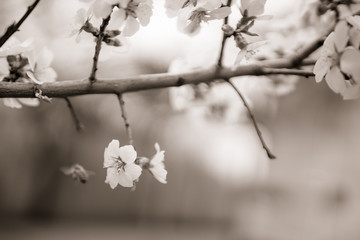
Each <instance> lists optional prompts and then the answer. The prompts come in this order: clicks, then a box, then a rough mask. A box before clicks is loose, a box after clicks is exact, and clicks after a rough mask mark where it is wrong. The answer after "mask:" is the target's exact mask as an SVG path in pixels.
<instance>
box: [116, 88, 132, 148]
mask: <svg viewBox="0 0 360 240" xmlns="http://www.w3.org/2000/svg"><path fill="white" fill-rule="evenodd" d="M117 97H118V99H119V103H120V109H121V117H122V119H123V121H124V124H125V129H126V133H127V136H128V139H129V144H130V145H133V144H134V141H133V137H132V130H131V127H130V123H129V121H128V117H127V113H126V110H125V101H124V99H123V96H122V94H117Z"/></svg>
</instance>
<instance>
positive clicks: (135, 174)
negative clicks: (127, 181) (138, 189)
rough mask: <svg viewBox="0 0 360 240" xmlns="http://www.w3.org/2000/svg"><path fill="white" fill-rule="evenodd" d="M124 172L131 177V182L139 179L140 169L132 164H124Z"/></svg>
mask: <svg viewBox="0 0 360 240" xmlns="http://www.w3.org/2000/svg"><path fill="white" fill-rule="evenodd" d="M124 169H125V172H126V173H127V174H128V175H129V176H130V177H131V179H132V180H136V179H138V178H139V177H140V175H141V172H142V168H141V167H140V166H139V165H136V164H134V163H129V164H126V165H125V167H124Z"/></svg>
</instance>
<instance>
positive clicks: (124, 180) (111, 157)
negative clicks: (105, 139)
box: [104, 140, 142, 189]
mask: <svg viewBox="0 0 360 240" xmlns="http://www.w3.org/2000/svg"><path fill="white" fill-rule="evenodd" d="M136 157H137V153H136V151H135V149H134V147H133V146H132V145H125V146H122V147H120V143H119V141H118V140H112V141H111V142H110V143H109V145H108V147H107V148H105V152H104V168H107V175H106V180H105V183H107V184H109V185H110V187H111V188H112V189H114V188H115V187H116V186H117V185H118V184H120V185H121V186H123V187H133V186H134V182H135V181H137V180H138V178H139V177H140V175H141V172H142V168H141V167H140V166H138V165H136V164H135V160H136Z"/></svg>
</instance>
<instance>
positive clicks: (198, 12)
mask: <svg viewBox="0 0 360 240" xmlns="http://www.w3.org/2000/svg"><path fill="white" fill-rule="evenodd" d="M165 7H166V9H167V13H168V16H170V17H174V16H177V17H178V28H179V30H180V31H182V32H184V33H186V34H189V35H194V34H196V33H198V32H199V31H200V24H201V23H202V22H208V21H210V20H213V19H223V18H225V17H227V16H228V15H229V14H230V13H231V9H230V7H222V1H221V0H208V1H206V0H196V1H194V0H189V1H174V0H167V1H166V3H165Z"/></svg>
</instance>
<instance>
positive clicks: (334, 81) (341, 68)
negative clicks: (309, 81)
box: [313, 21, 360, 99]
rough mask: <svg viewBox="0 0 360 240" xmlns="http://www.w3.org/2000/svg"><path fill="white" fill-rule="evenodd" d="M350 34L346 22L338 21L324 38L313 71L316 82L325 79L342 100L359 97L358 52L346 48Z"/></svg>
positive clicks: (354, 49) (351, 47)
mask: <svg viewBox="0 0 360 240" xmlns="http://www.w3.org/2000/svg"><path fill="white" fill-rule="evenodd" d="M350 33H351V31H350V28H349V26H348V24H347V22H346V21H340V22H339V23H338V24H337V25H336V27H335V30H334V32H332V33H331V34H330V35H329V36H328V37H327V38H326V40H325V42H324V45H323V48H322V49H321V55H320V58H319V59H318V60H317V62H316V64H315V66H314V70H313V72H314V74H315V80H316V82H320V81H322V79H324V78H325V81H326V83H327V84H328V86H329V87H330V89H331V90H333V91H334V92H335V93H339V94H341V95H342V96H343V98H344V99H354V98H357V97H358V95H359V82H360V71H359V68H358V66H357V64H356V63H358V62H359V61H360V51H359V50H358V48H354V47H353V46H351V45H350V46H348V44H349V40H350V36H349V34H350ZM350 43H352V41H351V40H350Z"/></svg>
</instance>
